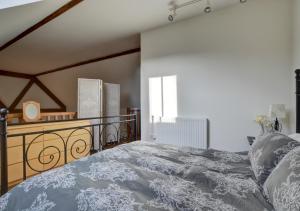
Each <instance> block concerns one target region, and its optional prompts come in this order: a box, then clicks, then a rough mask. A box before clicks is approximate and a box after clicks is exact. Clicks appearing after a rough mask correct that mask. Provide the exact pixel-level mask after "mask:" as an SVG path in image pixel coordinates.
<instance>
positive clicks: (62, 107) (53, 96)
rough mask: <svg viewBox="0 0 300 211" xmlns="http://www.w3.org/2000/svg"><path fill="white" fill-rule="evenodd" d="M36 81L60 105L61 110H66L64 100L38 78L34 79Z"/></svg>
mask: <svg viewBox="0 0 300 211" xmlns="http://www.w3.org/2000/svg"><path fill="white" fill-rule="evenodd" d="M33 81H34V83H35V84H36V85H37V86H38V87H40V88H41V89H42V90H43V91H44V92H45V93H46V94H47V95H48V96H49V97H50V98H51V99H52V100H53V101H54V102H55V103H56V104H57V105H59V106H60V108H61V110H59V111H62V112H63V111H66V110H67V109H66V106H65V104H64V103H63V102H61V101H60V99H58V97H56V96H55V95H54V94H53V93H52V92H51V91H50V90H49V89H48V88H47V87H46V86H45V85H44V84H43V83H42V82H41V81H40V80H39V79H38V78H34V79H33Z"/></svg>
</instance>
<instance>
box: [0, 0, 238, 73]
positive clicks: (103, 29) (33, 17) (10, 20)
mask: <svg viewBox="0 0 300 211" xmlns="http://www.w3.org/2000/svg"><path fill="white" fill-rule="evenodd" d="M169 1H170V0H85V1H83V2H82V3H80V4H78V5H77V6H76V7H74V8H72V9H71V10H69V11H67V12H66V13H64V14H62V15H61V16H59V17H58V18H56V19H54V20H52V21H51V22H49V23H48V24H47V25H45V26H43V27H41V28H39V29H38V30H36V31H34V32H33V33H31V34H30V35H28V36H26V37H25V38H23V39H21V40H19V41H18V42H16V43H14V44H13V45H12V46H10V47H8V48H7V49H5V50H3V51H1V52H0V69H5V70H11V71H16V72H24V73H29V74H36V73H40V72H43V71H46V70H49V69H52V68H56V67H59V66H63V65H68V64H71V63H74V62H79V61H82V60H86V59H91V58H94V57H99V56H102V55H107V54H110V53H115V52H119V51H122V50H128V49H130V48H135V47H139V45H140V40H139V34H140V33H141V32H143V31H146V30H150V29H153V28H156V27H159V26H163V25H166V24H170V23H169V22H168V20H167V16H168V8H169V7H168V3H169ZM178 1H179V3H183V2H185V0H178ZM67 2H68V0H45V1H42V2H38V3H33V4H29V5H24V6H19V7H14V8H9V9H4V10H0V28H1V30H0V45H1V44H4V43H5V42H7V41H9V40H10V39H12V38H13V37H15V36H16V35H18V34H19V33H20V32H22V31H24V30H25V29H27V28H29V27H30V26H32V25H34V24H35V23H36V22H38V21H39V20H41V19H43V18H44V17H46V16H47V15H49V14H51V13H52V12H53V11H55V10H56V9H58V8H59V7H61V6H62V5H64V4H65V3H67ZM205 2H206V1H205V0H203V2H201V3H199V4H195V5H192V6H189V7H187V8H185V9H182V10H180V11H178V16H177V17H176V21H180V20H183V19H186V18H189V17H192V16H196V15H199V14H201V13H203V9H204V6H205ZM235 3H239V0H211V5H212V7H213V8H215V9H220V8H222V7H225V6H228V5H231V4H235Z"/></svg>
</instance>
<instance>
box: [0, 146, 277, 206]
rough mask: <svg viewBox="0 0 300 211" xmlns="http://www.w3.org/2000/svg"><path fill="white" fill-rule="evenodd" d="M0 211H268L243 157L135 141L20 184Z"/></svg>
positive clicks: (245, 156) (248, 163)
mask: <svg viewBox="0 0 300 211" xmlns="http://www.w3.org/2000/svg"><path fill="white" fill-rule="evenodd" d="M0 210H64V211H73V210H82V211H83V210H126V211H129V210H220V211H225V210H228V211H230V210H245V211H248V210H249V211H253V210H272V206H271V205H270V204H269V203H268V202H267V201H266V200H265V199H264V196H263V195H262V193H261V191H260V187H259V186H258V185H257V184H256V182H255V180H254V179H253V173H252V170H251V167H250V162H249V159H248V156H247V154H246V155H245V154H237V153H229V152H222V151H216V150H200V149H194V148H178V147H174V146H171V145H161V144H154V143H149V142H144V141H142V142H141V141H137V142H133V143H130V144H125V145H121V146H118V147H116V148H113V149H110V150H105V151H103V152H100V153H96V154H94V155H92V156H90V157H86V158H83V159H80V160H78V161H76V162H73V163H70V164H67V165H65V166H64V167H62V168H58V169H54V170H51V171H48V172H46V173H43V174H41V175H39V176H35V177H33V178H30V179H28V180H26V181H25V182H23V183H21V184H20V185H18V186H17V187H16V188H14V189H13V190H12V191H10V192H8V193H7V194H6V195H4V196H3V197H2V198H1V199H0Z"/></svg>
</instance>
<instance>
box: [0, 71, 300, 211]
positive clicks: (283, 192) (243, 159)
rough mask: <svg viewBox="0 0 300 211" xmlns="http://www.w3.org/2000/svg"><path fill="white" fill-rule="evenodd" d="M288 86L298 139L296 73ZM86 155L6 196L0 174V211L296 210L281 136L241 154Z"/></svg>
mask: <svg viewBox="0 0 300 211" xmlns="http://www.w3.org/2000/svg"><path fill="white" fill-rule="evenodd" d="M296 81H297V91H296V95H297V106H296V107H297V109H296V110H297V115H296V116H297V133H299V132H300V70H297V71H296ZM2 120H3V118H2ZM122 122H123V121H118V122H116V123H117V125H119V124H121V123H122ZM124 122H125V123H126V124H127V123H128V122H127V121H124ZM135 122H136V121H135ZM106 124H108V125H111V124H112V122H106ZM0 126H1V124H0ZM92 126H96V127H98V128H99V129H100V128H102V127H105V126H106V125H103V124H97V125H92ZM1 127H2V130H1V128H0V139H1V140H0V144H1V149H6V148H5V147H3V144H5V131H6V128H5V125H3V124H2V126H1ZM48 132H49V131H48ZM48 132H47V133H48ZM52 132H53V131H52ZM1 134H2V136H1ZM135 134H136V133H135ZM31 135H32V134H31ZM135 137H136V136H135ZM3 140H4V141H3ZM135 140H136V139H135ZM91 150H92V151H93V152H94V148H92V149H91ZM92 151H91V152H92ZM5 153H6V151H5V150H1V165H2V166H5V165H3V162H5V159H6V154H5ZM91 154H92V155H91V156H88V157H84V158H81V159H79V160H77V161H74V162H71V163H67V164H66V165H64V166H63V167H60V168H56V169H52V170H48V171H46V172H44V173H42V174H40V175H37V176H34V177H32V178H26V180H25V181H24V182H22V183H21V184H19V185H17V186H16V187H15V188H13V189H12V190H10V191H8V192H7V193H6V190H5V189H4V190H3V187H5V184H6V183H5V179H7V178H5V176H7V175H6V172H5V171H6V170H5V168H1V184H2V186H1V192H2V193H3V195H2V196H1V197H0V211H2V210H39V211H42V210H47V211H50V210H63V211H73V210H79V211H94V210H123V211H130V210H184V211H189V210H203V211H209V210H216V211H239V210H241V211H254V210H255V211H271V210H276V211H299V210H300V142H299V141H296V140H294V139H292V138H290V137H287V136H285V135H283V134H279V133H272V134H269V135H267V136H265V137H261V139H260V140H257V141H255V143H254V144H253V145H252V146H251V149H250V151H249V152H248V153H247V152H245V153H231V152H224V151H217V150H213V149H209V150H202V149H197V148H191V147H176V146H172V145H164V144H157V143H153V142H146V141H133V142H131V143H128V144H124V145H120V146H118V147H115V148H113V149H108V150H104V151H101V152H96V153H91ZM65 156H66V155H65ZM6 181H7V180H6Z"/></svg>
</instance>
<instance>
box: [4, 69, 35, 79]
mask: <svg viewBox="0 0 300 211" xmlns="http://www.w3.org/2000/svg"><path fill="white" fill-rule="evenodd" d="M0 75H1V76H7V77H14V78H26V79H32V78H33V77H34V76H33V75H30V74H26V73H18V72H13V71H7V70H0Z"/></svg>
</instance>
